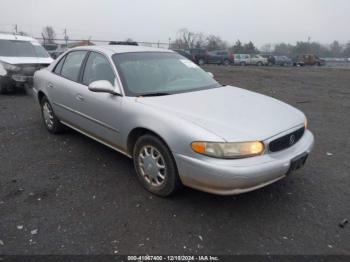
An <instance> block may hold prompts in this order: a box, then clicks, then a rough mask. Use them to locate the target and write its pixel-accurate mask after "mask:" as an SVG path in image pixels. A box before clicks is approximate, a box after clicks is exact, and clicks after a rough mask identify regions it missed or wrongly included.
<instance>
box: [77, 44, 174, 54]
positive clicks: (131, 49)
mask: <svg viewBox="0 0 350 262" xmlns="http://www.w3.org/2000/svg"><path fill="white" fill-rule="evenodd" d="M71 50H88V51H98V52H102V53H105V54H109V55H114V54H120V53H135V52H168V53H174V51H172V50H169V49H161V48H153V47H145V46H132V45H99V46H78V47H75V48H73V49H71Z"/></svg>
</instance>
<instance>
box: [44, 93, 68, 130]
mask: <svg viewBox="0 0 350 262" xmlns="http://www.w3.org/2000/svg"><path fill="white" fill-rule="evenodd" d="M40 105H41V115H42V118H43V121H44V125H45V127H46V129H47V130H48V131H49V132H50V133H51V134H59V133H61V132H62V131H63V130H64V125H63V124H62V123H61V122H60V120H59V119H58V118H57V116H56V115H55V113H54V111H53V109H52V106H51V104H50V102H49V100H48V99H47V98H46V97H45V96H44V97H43V98H42V99H41V101H40Z"/></svg>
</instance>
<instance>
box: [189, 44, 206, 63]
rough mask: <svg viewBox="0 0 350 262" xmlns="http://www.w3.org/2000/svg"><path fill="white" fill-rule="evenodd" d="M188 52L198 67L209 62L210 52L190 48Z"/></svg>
mask: <svg viewBox="0 0 350 262" xmlns="http://www.w3.org/2000/svg"><path fill="white" fill-rule="evenodd" d="M186 50H187V51H189V52H190V54H191V55H192V56H193V57H194V59H195V62H196V63H197V64H198V65H204V64H206V63H207V62H208V51H207V50H206V49H203V48H190V49H186Z"/></svg>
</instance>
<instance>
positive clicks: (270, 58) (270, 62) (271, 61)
mask: <svg viewBox="0 0 350 262" xmlns="http://www.w3.org/2000/svg"><path fill="white" fill-rule="evenodd" d="M260 55H261V56H262V57H264V58H266V59H267V61H268V65H274V64H275V57H274V56H273V55H270V54H260Z"/></svg>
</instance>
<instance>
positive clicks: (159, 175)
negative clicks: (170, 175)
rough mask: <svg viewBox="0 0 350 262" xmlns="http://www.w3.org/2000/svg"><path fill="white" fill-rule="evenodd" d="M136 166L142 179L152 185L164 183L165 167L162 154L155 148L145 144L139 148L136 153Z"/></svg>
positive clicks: (156, 185) (157, 185) (158, 185)
mask: <svg viewBox="0 0 350 262" xmlns="http://www.w3.org/2000/svg"><path fill="white" fill-rule="evenodd" d="M138 166H139V169H140V172H141V175H142V177H143V178H144V180H145V181H146V182H147V183H148V184H149V185H151V186H153V187H160V186H162V185H163V184H164V182H165V179H166V175H167V167H166V164H165V160H164V157H163V155H162V154H161V153H160V152H159V150H158V149H157V148H155V147H154V146H151V145H146V146H144V147H142V148H141V150H140V153H139V155H138Z"/></svg>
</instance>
